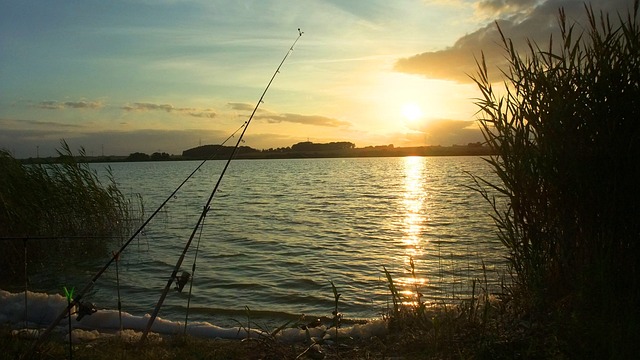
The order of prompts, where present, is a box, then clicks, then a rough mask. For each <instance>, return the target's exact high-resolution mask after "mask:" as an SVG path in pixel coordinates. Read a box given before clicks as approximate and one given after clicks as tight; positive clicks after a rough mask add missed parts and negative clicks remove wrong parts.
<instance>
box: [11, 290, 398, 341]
mask: <svg viewBox="0 0 640 360" xmlns="http://www.w3.org/2000/svg"><path fill="white" fill-rule="evenodd" d="M27 303H28V305H27V316H28V319H27V323H26V325H27V326H26V329H16V330H13V332H12V333H13V335H15V336H23V337H37V336H38V335H39V333H40V332H39V331H38V330H34V329H39V328H42V327H46V326H48V325H49V324H51V322H52V321H53V320H54V319H55V318H56V317H57V316H58V315H59V314H60V313H61V312H62V311H64V309H65V308H66V306H67V299H66V298H65V297H64V296H62V295H59V294H46V293H38V292H31V291H29V292H27ZM24 305H25V293H24V292H21V293H10V292H8V291H5V290H1V289H0V324H1V325H8V326H10V327H12V328H17V327H23V326H24V325H25V319H24V314H25V308H24ZM148 321H149V314H145V315H143V316H137V315H132V314H130V313H127V312H122V329H123V330H122V331H120V315H119V312H118V310H113V309H99V310H98V311H97V312H96V313H94V314H92V315H87V316H84V317H82V319H81V320H80V321H78V320H77V316H76V315H72V317H71V326H72V328H73V330H72V332H71V337H72V341H74V342H82V341H92V340H96V339H99V338H107V337H113V336H120V337H121V338H123V339H124V340H125V341H137V340H139V339H140V336H141V335H142V331H143V330H144V329H145V328H146V326H147V322H148ZM57 330H58V331H59V332H61V333H65V332H68V319H65V320H63V321H62V322H61V323H60V324H59V327H58V329H57ZM273 330H275V329H273ZM273 330H271V331H273ZM151 331H152V332H153V333H155V334H158V335H177V334H182V333H183V331H184V323H183V322H179V321H172V320H167V319H163V318H160V317H158V318H157V319H156V320H155V322H154V324H153V327H152V328H151ZM267 331H268V330H266V329H246V328H245V327H242V326H238V327H231V328H225V327H220V326H216V325H214V324H211V323H209V322H204V321H199V322H189V323H188V324H187V331H186V332H187V334H189V335H191V336H196V337H202V338H212V339H246V338H248V337H251V338H258V337H261V336H270V335H269V333H268V332H267ZM386 333H387V323H386V321H384V320H382V319H376V320H371V321H368V322H367V323H364V324H354V325H352V326H345V327H341V328H339V329H338V332H337V335H338V337H340V338H347V337H350V338H354V339H367V338H371V337H373V336H381V335H384V334H386ZM67 336H68V335H67ZM335 336H336V331H335V328H327V327H326V326H325V325H320V326H318V327H315V328H308V329H301V328H297V327H291V328H285V329H283V330H281V331H279V332H278V333H277V334H276V335H275V338H276V339H278V340H279V341H282V342H287V343H294V342H303V341H305V340H307V339H308V338H309V337H310V338H311V339H313V340H316V341H318V340H331V339H333V338H334V337H335ZM154 338H155V339H158V340H157V341H159V339H160V338H159V336H157V335H155V336H154Z"/></svg>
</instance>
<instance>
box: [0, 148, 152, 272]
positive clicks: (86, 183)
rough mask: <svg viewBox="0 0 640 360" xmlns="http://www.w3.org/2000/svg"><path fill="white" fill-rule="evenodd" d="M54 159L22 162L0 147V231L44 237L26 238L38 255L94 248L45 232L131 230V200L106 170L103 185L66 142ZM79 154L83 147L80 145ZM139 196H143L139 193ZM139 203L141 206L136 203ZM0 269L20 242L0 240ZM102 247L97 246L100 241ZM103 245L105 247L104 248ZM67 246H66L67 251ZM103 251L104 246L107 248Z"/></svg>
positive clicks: (71, 233) (103, 234)
mask: <svg viewBox="0 0 640 360" xmlns="http://www.w3.org/2000/svg"><path fill="white" fill-rule="evenodd" d="M58 155H59V157H58V160H59V161H58V163H56V164H49V165H39V164H36V165H25V164H22V163H21V162H20V161H18V160H16V159H14V158H13V156H11V154H10V153H9V152H7V151H4V150H0V170H1V171H0V237H4V238H7V237H11V238H34V237H37V238H45V239H42V240H32V241H29V243H28V245H29V253H30V254H31V255H32V256H34V257H38V256H40V255H44V254H46V253H52V252H56V249H58V250H60V249H61V251H62V254H61V255H64V256H73V255H86V254H91V253H93V252H94V251H95V250H100V249H96V246H95V244H96V243H98V244H100V243H105V242H104V241H97V242H95V241H93V242H91V244H92V245H90V246H76V245H78V244H80V243H82V242H81V241H80V240H77V241H76V240H74V245H73V246H67V245H68V243H69V242H67V245H63V242H61V241H53V240H51V239H49V240H48V239H46V238H64V237H104V238H105V239H106V238H114V237H115V238H122V237H123V236H125V235H127V233H128V232H129V230H130V229H129V226H128V224H129V223H128V222H129V220H131V217H132V216H133V215H134V213H136V211H133V210H134V209H133V207H132V203H131V202H130V201H129V199H127V198H126V197H125V196H124V195H123V194H122V192H121V191H120V190H119V189H118V188H117V186H116V183H115V181H114V179H113V177H112V176H111V173H109V174H108V181H109V182H108V184H106V185H104V184H103V183H102V182H101V181H100V179H99V178H98V175H97V174H96V172H95V171H93V170H91V169H90V168H89V166H88V165H87V164H86V163H79V162H77V161H76V160H75V159H76V157H75V156H74V155H73V153H72V152H71V150H70V148H69V146H68V145H67V143H66V142H64V141H62V145H61V148H60V149H59V150H58ZM79 155H80V156H81V157H83V156H84V150H82V149H81V150H80V154H79ZM138 200H139V201H141V199H139V198H138ZM140 209H141V207H140ZM0 247H2V249H3V251H1V252H0V253H1V254H2V255H0V256H2V262H3V264H7V265H8V266H3V268H4V269H3V271H6V270H8V268H10V267H12V264H14V263H15V262H16V261H18V262H19V261H22V259H21V257H16V256H15V254H19V253H21V252H20V251H19V250H18V249H17V248H19V249H21V248H22V242H21V241H18V242H11V241H2V242H0ZM98 248H100V247H98ZM102 250H105V249H102ZM69 251H70V252H69ZM105 251H106V250H105Z"/></svg>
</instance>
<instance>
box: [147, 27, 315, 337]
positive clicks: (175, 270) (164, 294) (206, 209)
mask: <svg viewBox="0 0 640 360" xmlns="http://www.w3.org/2000/svg"><path fill="white" fill-rule="evenodd" d="M302 34H304V33H303V32H302V31H300V28H298V37H297V38H296V40H295V41H294V42H293V45H291V47H290V48H289V51H287V53H286V54H285V55H284V58H282V61H281V62H280V65H278V68H277V69H276V71H275V72H274V73H273V76H271V79H270V80H269V83H268V84H267V87H266V88H265V89H264V91H263V92H262V95H261V96H260V99H259V100H258V102H257V103H256V106H255V107H254V108H253V112H252V113H251V116H249V120H247V122H246V125H245V126H244V128H243V129H242V133H240V136H239V137H238V141H237V142H236V146H235V147H234V148H233V151H232V152H231V155H230V156H229V158H228V159H227V162H226V164H225V165H224V168H223V169H222V172H221V173H220V176H219V177H218V181H217V182H216V185H215V186H214V188H213V190H212V191H211V194H210V195H209V199H207V202H206V204H205V205H204V207H203V209H202V213H200V217H199V218H198V221H197V222H196V225H195V226H194V228H193V231H192V232H191V236H189V240H187V243H186V244H185V246H184V249H183V250H182V254H180V257H179V258H178V261H177V262H176V266H175V267H174V268H173V272H172V273H171V277H169V279H168V280H167V284H166V285H165V287H164V290H163V291H162V294H161V295H160V299H159V300H158V303H157V304H156V307H155V309H154V310H153V313H152V314H151V317H150V318H149V322H148V323H147V327H146V328H145V329H144V332H143V333H142V337H141V338H140V343H143V342H144V341H145V340H146V339H147V336H148V334H149V331H150V330H151V326H153V322H154V321H155V320H156V317H157V316H158V313H159V312H160V308H161V307H162V303H163V302H164V299H165V298H166V297H167V294H168V293H169V289H170V288H171V284H172V283H173V281H174V280H175V279H176V276H177V275H178V271H179V270H180V266H181V265H182V262H183V261H184V258H185V256H186V254H187V251H188V250H189V247H190V246H191V242H192V241H193V238H194V237H195V236H196V233H197V231H198V228H199V227H200V224H201V223H202V222H203V221H204V219H205V217H206V216H207V212H209V209H210V205H211V201H212V200H213V196H214V195H215V194H216V192H217V191H218V187H219V186H220V183H221V182H222V178H223V177H224V174H225V173H226V171H227V168H229V164H230V163H231V160H233V158H234V157H235V155H236V152H237V151H238V147H239V146H240V143H241V142H242V138H243V137H244V134H245V132H246V131H247V128H249V124H251V120H252V119H253V116H254V115H255V113H256V111H258V108H259V107H260V104H262V103H263V99H264V96H265V94H266V93H267V91H268V90H269V87H271V83H272V82H273V79H275V78H276V75H278V73H279V72H280V68H281V67H282V64H284V62H285V60H287V58H288V57H289V54H291V52H293V48H294V47H295V46H296V43H297V42H298V40H300V37H302Z"/></svg>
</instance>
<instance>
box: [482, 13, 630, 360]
mask: <svg viewBox="0 0 640 360" xmlns="http://www.w3.org/2000/svg"><path fill="white" fill-rule="evenodd" d="M638 3H639V2H638V1H637V0H636V1H635V3H634V9H633V10H632V11H630V12H629V14H628V15H627V16H626V17H624V16H621V15H618V16H617V17H616V18H615V19H614V20H613V21H612V20H611V19H610V16H609V15H607V14H602V13H601V14H599V15H596V13H595V12H594V11H593V9H592V8H591V7H588V6H585V9H586V12H587V15H588V20H589V23H588V24H587V26H585V27H580V25H579V24H575V23H570V22H569V21H568V20H567V17H566V16H565V13H564V12H563V11H562V9H561V10H560V13H559V26H560V34H561V38H560V41H556V42H555V43H554V42H553V41H551V40H550V42H549V45H548V47H547V48H545V49H543V48H541V47H540V46H539V45H538V44H535V43H529V51H528V54H527V55H526V56H524V55H521V54H520V53H519V52H518V51H517V50H516V49H515V46H514V44H513V43H512V41H511V40H509V39H507V38H506V37H505V35H504V34H503V35H502V36H503V38H502V41H503V45H504V49H505V52H506V55H507V59H508V61H509V65H510V66H509V69H508V71H506V72H505V76H506V82H505V91H506V93H505V95H502V96H498V95H496V93H495V92H494V89H493V87H492V83H491V81H490V79H489V78H488V76H487V65H486V64H485V62H484V59H483V60H482V61H481V62H480V63H479V74H478V75H477V77H476V78H475V79H474V80H475V81H476V83H477V85H478V87H479V89H480V91H481V93H482V97H481V98H480V99H479V100H478V105H479V107H480V114H481V118H480V123H481V127H482V130H483V133H484V136H485V139H486V141H487V143H488V145H489V146H490V147H491V149H492V150H493V151H495V153H496V154H498V155H496V156H492V157H490V158H489V159H488V162H489V164H490V165H491V166H492V167H493V169H494V170H495V172H496V173H497V175H498V176H499V178H500V182H499V183H489V182H486V181H483V180H482V179H477V180H478V185H479V186H480V187H482V186H489V187H490V188H492V189H494V190H497V191H498V192H499V193H500V194H501V195H504V196H505V197H506V198H507V202H508V206H506V208H503V207H501V206H498V205H496V201H495V199H494V198H493V197H491V196H490V195H488V193H487V192H485V191H484V190H482V189H480V190H481V191H482V192H483V194H484V195H485V198H486V199H487V200H489V201H490V202H491V203H492V204H493V206H494V214H493V216H494V219H495V222H496V225H497V228H498V230H499V236H500V239H501V240H502V243H503V244H504V245H505V246H506V247H507V248H508V250H509V252H510V256H509V261H510V265H511V267H512V270H513V272H514V275H515V276H514V285H513V286H512V287H511V288H510V290H511V300H512V303H511V305H513V309H514V313H513V314H514V316H515V317H517V319H520V320H522V321H525V322H526V323H527V324H529V325H528V326H529V327H535V326H542V327H545V328H546V329H547V330H548V331H547V333H548V332H552V333H553V335H549V336H555V338H556V340H555V343H556V345H558V346H559V347H560V348H561V349H562V353H563V354H565V355H567V356H568V357H589V358H593V357H596V358H625V357H627V356H631V355H633V354H634V352H635V351H636V350H635V346H636V344H635V343H636V342H637V341H638V339H640V335H639V333H640V311H639V310H638V306H637V304H639V303H640V284H639V283H638V279H639V278H640V273H639V272H640V268H639V267H638V264H639V263H640V262H639V256H638V255H639V254H640V243H639V240H640V222H638V220H637V218H636V217H637V213H638V211H637V208H638V204H639V203H640V192H638V191H637V183H636V180H635V179H634V177H633V176H632V174H637V173H639V172H638V170H640V165H639V164H640V161H639V159H640V121H639V120H640V26H639V23H638ZM614 23H615V24H617V25H614ZM583 28H584V29H585V30H584V31H583V32H581V31H580V30H581V29H583Z"/></svg>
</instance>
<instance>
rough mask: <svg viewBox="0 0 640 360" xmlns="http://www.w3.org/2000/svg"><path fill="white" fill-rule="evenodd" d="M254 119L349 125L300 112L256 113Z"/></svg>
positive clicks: (306, 123)
mask: <svg viewBox="0 0 640 360" xmlns="http://www.w3.org/2000/svg"><path fill="white" fill-rule="evenodd" d="M255 118H256V119H260V120H266V121H267V122H268V123H272V124H275V123H282V122H289V123H297V124H304V125H316V126H328V127H340V126H349V125H351V124H350V123H349V122H347V121H342V120H338V119H334V118H330V117H326V116H320V115H300V114H265V115H257V116H256V117H255Z"/></svg>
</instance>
